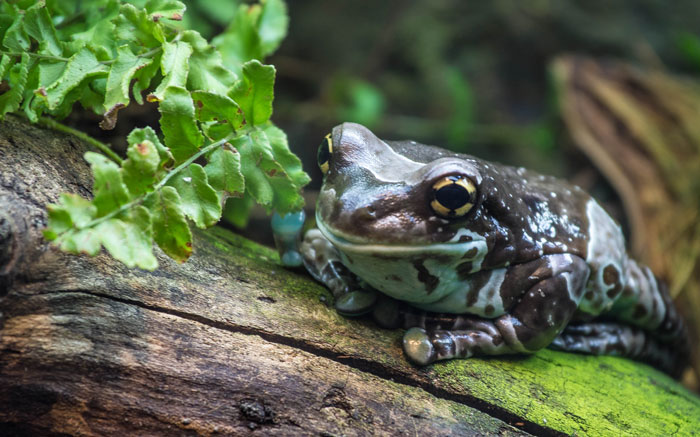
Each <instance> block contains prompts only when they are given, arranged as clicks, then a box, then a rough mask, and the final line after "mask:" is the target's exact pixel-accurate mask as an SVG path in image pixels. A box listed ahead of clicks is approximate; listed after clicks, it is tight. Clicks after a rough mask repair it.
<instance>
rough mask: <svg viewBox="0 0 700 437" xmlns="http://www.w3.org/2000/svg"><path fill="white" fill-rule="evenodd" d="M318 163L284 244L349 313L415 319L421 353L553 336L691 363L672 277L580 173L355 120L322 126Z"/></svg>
mask: <svg viewBox="0 0 700 437" xmlns="http://www.w3.org/2000/svg"><path fill="white" fill-rule="evenodd" d="M318 165H319V168H320V170H321V172H322V174H323V183H322V186H321V189H320V192H319V194H318V199H317V203H316V210H315V222H316V223H315V227H313V228H311V229H309V230H307V231H306V232H305V234H304V235H303V237H302V236H301V233H300V230H301V225H299V224H298V223H299V218H298V217H297V219H296V223H297V224H296V225H290V224H289V220H288V221H287V223H286V225H284V220H282V219H279V218H278V222H277V225H276V226H273V228H275V229H276V230H280V229H283V228H284V229H285V230H286V235H287V236H286V237H284V238H280V241H282V240H284V241H286V243H285V244H283V245H282V252H283V258H284V259H285V260H286V261H287V262H288V263H289V264H295V263H296V264H303V265H304V266H305V267H306V269H307V270H308V272H309V273H310V274H311V276H313V277H314V278H315V279H316V280H318V281H319V282H321V283H323V284H324V285H325V286H326V287H327V288H328V289H329V290H330V291H331V292H332V294H333V296H334V299H335V303H334V305H335V308H336V310H337V311H338V312H339V313H341V314H343V315H345V316H351V317H354V316H362V315H365V314H369V315H371V317H373V318H374V320H375V321H376V322H377V324H378V325H380V326H382V327H385V328H403V329H406V331H405V333H404V335H403V341H402V345H403V351H404V353H405V355H406V357H407V358H408V360H409V361H411V362H413V363H414V364H416V365H419V366H425V365H428V364H431V363H434V362H436V361H440V360H448V359H455V358H461V359H466V358H471V357H478V356H494V355H508V354H533V353H536V352H537V351H538V350H540V349H543V348H545V347H549V348H552V349H557V350H561V351H568V352H577V353H587V354H594V355H601V354H606V355H617V356H623V357H628V358H631V359H637V360H640V361H645V362H648V363H649V364H651V365H653V366H655V367H657V368H659V369H661V370H663V371H665V372H667V373H670V374H672V375H675V376H678V375H679V374H680V372H681V370H682V369H683V368H684V366H685V364H686V362H687V359H688V350H689V347H688V344H689V341H688V337H687V331H686V327H685V324H684V322H683V319H682V317H681V315H680V313H679V312H678V310H677V309H676V307H675V306H674V304H673V301H672V299H671V297H670V295H669V293H668V290H667V287H666V286H665V285H664V282H663V281H661V280H660V279H658V278H657V277H656V276H655V275H654V274H653V272H652V271H651V270H650V269H649V268H648V267H646V266H644V265H642V264H641V263H639V262H637V261H635V260H634V259H633V258H632V257H631V256H630V255H629V254H628V253H627V250H626V246H625V238H624V235H623V232H622V230H621V227H620V225H619V224H618V223H617V222H616V221H615V220H614V219H613V218H612V217H611V216H610V215H609V214H608V213H607V212H606V211H605V210H604V209H603V207H601V205H600V204H599V203H598V202H597V201H596V200H595V199H594V198H593V197H592V196H591V195H589V194H588V193H587V192H586V191H584V190H583V189H581V188H579V187H578V186H576V185H572V184H569V183H568V182H566V181H564V180H562V179H558V178H556V177H553V176H547V175H542V174H539V173H537V172H534V171H531V170H527V169H525V168H523V167H513V166H508V165H503V164H499V163H494V162H488V161H485V160H482V159H479V158H477V157H474V156H470V155H466V154H461V153H456V152H452V151H448V150H446V149H443V148H439V147H436V146H430V145H425V144H420V143H417V142H415V141H385V140H382V139H380V138H378V137H377V136H376V135H375V134H374V133H373V132H372V131H370V130H369V129H368V128H366V127H364V126H362V125H360V124H356V123H349V122H348V123H343V124H341V125H339V126H336V127H335V128H333V130H332V132H331V133H330V134H328V135H327V136H326V138H325V139H324V140H323V142H322V144H321V146H320V147H319V149H318ZM278 234H279V232H278ZM295 234H296V235H297V237H296V240H295V237H294V235H295ZM294 241H297V244H294Z"/></svg>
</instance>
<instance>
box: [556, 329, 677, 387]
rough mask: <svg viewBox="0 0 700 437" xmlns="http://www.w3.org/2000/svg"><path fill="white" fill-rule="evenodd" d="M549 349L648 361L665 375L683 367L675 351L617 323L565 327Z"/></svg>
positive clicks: (648, 336) (646, 335) (651, 337)
mask: <svg viewBox="0 0 700 437" xmlns="http://www.w3.org/2000/svg"><path fill="white" fill-rule="evenodd" d="M550 347H551V348H552V349H557V350H563V351H567V352H578V353H584V354H593V355H616V356H621V357H627V358H632V359H636V360H642V361H646V362H649V363H650V364H652V365H653V366H655V367H657V368H659V369H661V370H663V371H665V372H666V373H670V374H676V373H677V371H679V370H680V369H681V368H682V367H683V364H682V363H681V362H680V361H682V360H677V359H676V358H677V357H676V355H677V354H675V353H674V352H676V351H674V350H671V348H669V347H668V346H664V345H663V344H661V343H660V342H659V341H658V340H657V339H656V338H654V337H653V336H651V335H650V334H649V333H648V332H646V331H644V330H642V329H639V328H635V327H632V326H628V325H623V324H620V323H607V322H606V323H604V322H592V323H582V324H576V325H570V326H567V327H566V329H564V331H563V332H562V333H561V334H559V335H558V336H557V337H556V338H555V339H554V341H552V344H551V345H550Z"/></svg>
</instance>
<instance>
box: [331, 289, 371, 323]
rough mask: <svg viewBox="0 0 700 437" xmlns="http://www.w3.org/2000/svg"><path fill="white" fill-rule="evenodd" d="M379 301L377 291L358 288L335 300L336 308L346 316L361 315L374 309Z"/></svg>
mask: <svg viewBox="0 0 700 437" xmlns="http://www.w3.org/2000/svg"><path fill="white" fill-rule="evenodd" d="M375 302H377V293H375V292H372V291H364V290H356V291H351V292H350V293H346V294H344V295H342V296H340V297H339V298H338V299H337V300H336V301H335V309H336V311H338V312H339V313H340V314H342V315H344V316H350V317H353V316H361V315H363V314H367V313H368V312H370V311H371V310H372V307H373V306H374V304H375Z"/></svg>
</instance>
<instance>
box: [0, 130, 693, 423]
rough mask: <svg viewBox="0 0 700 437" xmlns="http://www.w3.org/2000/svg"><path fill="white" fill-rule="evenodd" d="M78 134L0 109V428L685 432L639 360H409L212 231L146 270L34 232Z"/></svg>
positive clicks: (269, 257)
mask: <svg viewBox="0 0 700 437" xmlns="http://www.w3.org/2000/svg"><path fill="white" fill-rule="evenodd" d="M86 147H87V146H86V145H84V144H82V143H81V142H79V141H78V140H76V139H75V138H71V137H69V136H66V135H63V134H58V133H55V132H52V131H47V130H43V129H41V128H38V127H36V126H31V125H28V124H26V123H25V122H23V121H19V120H17V119H14V118H8V119H7V120H5V121H4V122H2V123H1V124H0V435H32V436H35V435H248V434H250V435H528V434H534V435H577V434H578V435H672V434H674V435H694V434H695V433H700V399H699V398H698V397H696V396H695V395H694V394H692V393H690V392H688V391H687V390H685V389H684V388H683V387H682V386H680V385H679V384H678V383H677V382H676V381H674V380H672V379H671V378H669V377H668V376H666V375H664V374H662V373H659V372H657V371H655V370H654V369H652V368H650V367H648V366H646V365H644V364H640V363H635V362H632V361H629V360H625V359H619V358H613V357H591V356H584V355H574V354H567V353H560V352H555V351H550V350H544V351H541V352H539V353H537V354H535V355H533V356H530V357H510V358H498V359H470V360H462V361H452V362H446V363H439V364H435V365H432V366H428V367H425V368H417V367H415V366H412V365H411V364H409V363H408V362H406V360H405V358H404V356H403V354H402V351H401V347H400V339H401V332H400V331H398V330H394V331H390V330H383V329H380V328H378V327H376V326H374V324H373V323H372V322H371V321H368V320H351V319H346V318H343V317H340V316H338V315H337V314H336V313H335V311H334V310H333V309H332V308H331V307H329V303H330V300H331V297H330V295H329V294H328V292H327V291H326V290H325V289H324V288H323V287H321V286H319V285H317V284H316V283H314V282H313V281H312V280H311V279H310V278H309V277H308V276H307V275H305V274H304V273H303V272H300V271H297V272H295V271H289V270H285V269H283V268H282V267H280V265H279V264H278V262H277V256H276V254H275V252H274V251H273V250H271V249H269V248H266V247H262V246H260V245H257V244H255V243H252V242H250V241H248V240H246V239H244V238H242V237H240V236H237V235H234V234H232V233H231V232H229V231H226V230H224V229H221V228H214V229H210V230H208V231H198V232H196V233H195V244H194V246H195V252H194V255H193V256H192V258H191V259H190V260H189V261H188V262H186V263H185V264H177V263H175V262H174V261H172V260H170V259H168V258H166V257H165V256H163V255H162V254H159V256H158V261H159V263H160V268H159V269H158V270H156V271H154V272H146V271H141V270H136V269H133V270H130V269H128V268H126V267H124V266H123V265H122V264H120V263H119V262H116V261H115V260H113V259H112V258H110V257H109V256H107V255H106V254H101V255H99V256H97V257H95V258H88V257H85V256H74V255H68V254H64V253H61V252H59V251H58V250H56V249H55V248H53V247H50V246H49V245H48V244H47V243H46V242H45V241H44V240H43V239H42V236H41V230H42V228H43V227H44V226H45V225H46V213H45V206H46V204H47V203H50V202H55V201H56V199H57V198H58V195H59V193H61V192H66V191H68V192H74V193H79V194H81V195H89V193H90V190H89V187H90V186H91V179H90V173H89V170H88V168H87V165H86V164H85V163H84V161H83V159H82V155H83V153H84V151H85V150H86Z"/></svg>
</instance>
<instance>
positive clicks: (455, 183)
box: [430, 176, 476, 218]
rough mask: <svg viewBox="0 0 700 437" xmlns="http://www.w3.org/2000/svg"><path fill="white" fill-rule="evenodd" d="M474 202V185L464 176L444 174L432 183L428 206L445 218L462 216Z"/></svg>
mask: <svg viewBox="0 0 700 437" xmlns="http://www.w3.org/2000/svg"><path fill="white" fill-rule="evenodd" d="M475 202H476V186H475V185H474V182H472V181H471V179H469V178H467V177H465V176H445V177H444V178H441V179H439V180H438V181H437V182H435V184H433V200H432V201H431V202H430V207H431V208H433V211H435V213H436V214H437V215H440V216H442V217H446V218H457V217H462V216H463V215H465V214H466V213H468V212H469V210H470V209H472V207H473V206H474V203H475Z"/></svg>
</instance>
